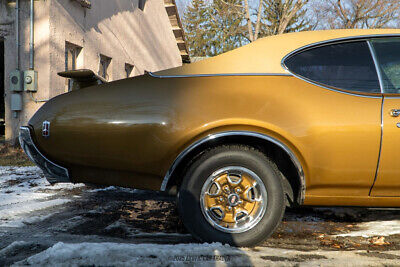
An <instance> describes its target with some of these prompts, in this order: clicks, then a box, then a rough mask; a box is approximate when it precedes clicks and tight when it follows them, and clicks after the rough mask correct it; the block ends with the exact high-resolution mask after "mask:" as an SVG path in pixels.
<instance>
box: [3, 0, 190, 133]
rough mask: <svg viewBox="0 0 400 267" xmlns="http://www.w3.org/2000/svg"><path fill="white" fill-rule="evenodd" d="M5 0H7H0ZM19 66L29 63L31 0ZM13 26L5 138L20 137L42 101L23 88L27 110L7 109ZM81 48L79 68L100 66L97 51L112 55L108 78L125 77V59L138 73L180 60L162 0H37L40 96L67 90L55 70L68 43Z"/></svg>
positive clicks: (11, 54)
mask: <svg viewBox="0 0 400 267" xmlns="http://www.w3.org/2000/svg"><path fill="white" fill-rule="evenodd" d="M0 1H4V0H0ZM20 17H21V20H20V24H21V26H20V29H21V35H20V36H21V37H20V38H21V44H22V46H21V69H23V70H25V69H27V68H28V63H29V1H26V0H25V1H24V0H21V12H20ZM14 29H15V27H14V28H13V30H12V32H11V33H10V34H9V35H8V36H6V41H5V47H6V49H5V50H6V83H5V88H6V92H7V96H6V140H8V141H13V140H15V138H16V137H17V134H18V128H19V126H20V125H24V124H26V123H27V121H28V120H29V118H30V117H31V116H32V115H33V114H34V112H35V111H36V110H37V109H38V108H39V107H40V106H41V105H42V104H43V103H35V102H34V101H33V100H32V99H31V97H30V96H29V94H28V93H25V92H23V93H22V95H23V102H24V109H23V111H22V112H20V113H19V116H18V118H13V114H12V113H11V111H10V109H9V101H10V92H9V91H8V88H9V83H8V78H7V77H8V75H9V73H10V71H12V70H13V69H15V68H16V64H15V56H16V49H15V34H14V33H15V30H14ZM66 42H69V43H72V44H75V45H78V46H80V47H82V48H83V49H82V51H81V53H80V55H79V58H78V62H77V68H89V69H92V70H93V71H94V72H96V73H97V72H98V71H99V55H100V54H102V55H105V56H107V57H110V58H112V63H111V65H110V80H117V79H122V78H124V77H125V75H126V74H125V63H128V64H131V65H134V66H135V69H134V74H135V75H138V74H143V73H144V71H145V70H146V71H157V70H162V69H167V68H172V67H177V66H180V65H181V64H182V59H181V56H180V52H179V50H178V47H177V44H176V40H175V37H174V35H173V32H172V28H171V25H170V22H169V18H168V15H167V13H166V11H165V8H164V2H163V0H147V1H146V6H145V9H144V11H142V10H140V9H139V8H138V0H96V1H92V8H91V9H86V8H83V7H82V6H81V5H80V4H79V3H77V2H75V1H65V0H47V1H44V0H39V1H35V70H37V71H38V74H39V86H38V88H39V89H38V92H37V93H35V94H33V98H34V99H37V100H43V99H48V98H51V97H54V96H56V95H58V94H61V93H64V92H65V89H66V87H65V80H64V79H63V78H61V77H58V76H57V72H59V71H63V70H64V69H65V43H66Z"/></svg>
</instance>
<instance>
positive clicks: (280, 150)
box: [20, 30, 400, 246]
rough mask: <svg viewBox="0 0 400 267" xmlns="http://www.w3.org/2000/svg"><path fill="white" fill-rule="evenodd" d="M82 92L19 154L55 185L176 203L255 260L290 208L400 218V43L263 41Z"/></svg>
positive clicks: (305, 35)
mask: <svg viewBox="0 0 400 267" xmlns="http://www.w3.org/2000/svg"><path fill="white" fill-rule="evenodd" d="M61 75H62V76H64V77H67V78H72V79H73V80H74V81H75V83H74V85H75V86H74V88H75V89H76V90H73V91H72V92H70V93H67V94H63V95H60V96H57V97H55V98H53V99H51V100H50V101H49V102H47V103H46V104H45V105H44V106H43V107H42V108H41V109H40V110H39V111H38V112H37V113H36V114H35V115H34V116H33V117H32V119H31V120H30V121H29V125H28V126H26V127H22V128H21V132H20V141H21V144H22V147H23V148H24V149H25V151H26V153H27V154H28V155H29V156H30V157H31V159H32V160H33V161H34V162H35V163H36V164H37V165H39V166H40V167H41V168H42V169H43V171H44V172H45V174H46V176H47V177H48V180H49V181H50V182H51V183H55V182H74V183H76V182H83V183H94V184H102V185H117V186H126V187H134V188H138V189H150V190H161V191H166V192H168V193H170V194H176V195H177V199H178V206H179V211H180V214H181V217H182V220H183V222H184V224H185V226H186V227H187V229H188V231H190V232H191V233H192V234H193V235H194V236H195V237H196V238H198V239H199V240H201V241H206V242H215V241H218V242H222V243H228V244H232V245H238V246H252V245H255V244H258V243H259V242H262V241H263V240H264V239H266V238H267V237H268V236H269V235H270V234H271V233H272V232H273V231H274V229H275V228H276V227H277V225H278V224H279V223H280V221H281V219H282V216H283V213H284V210H285V207H286V206H287V205H319V206H323V205H326V206H334V205H337V206H375V207H383V206H385V207H387V206H391V207H399V206H400V164H399V163H398V157H397V154H398V153H397V152H398V151H400V118H398V117H399V115H400V30H333V31H313V32H301V33H290V34H284V35H279V36H273V37H268V38H264V39H260V40H258V41H256V42H254V43H251V44H249V45H247V46H244V47H242V48H239V49H236V50H234V51H231V52H228V53H225V54H223V55H220V56H217V57H214V58H210V59H207V60H204V61H200V62H197V63H194V64H190V65H185V66H183V67H180V68H176V69H170V70H166V71H161V72H156V73H147V74H146V75H143V76H140V77H135V78H130V79H125V80H119V81H115V82H110V83H106V82H105V81H103V80H101V79H99V78H98V77H97V76H96V75H94V74H93V73H92V72H91V71H88V70H81V71H72V72H64V73H61Z"/></svg>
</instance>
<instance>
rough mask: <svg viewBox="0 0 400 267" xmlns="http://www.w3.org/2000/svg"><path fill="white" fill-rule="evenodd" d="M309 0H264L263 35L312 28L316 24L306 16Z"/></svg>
mask: <svg viewBox="0 0 400 267" xmlns="http://www.w3.org/2000/svg"><path fill="white" fill-rule="evenodd" d="M307 3H308V0H264V1H263V15H262V18H263V20H262V26H261V27H262V35H263V36H268V35H276V34H282V33H288V32H297V31H305V30H311V29H313V28H314V25H312V24H311V22H310V20H308V19H307V18H306V10H305V9H304V7H305V6H306V4H307Z"/></svg>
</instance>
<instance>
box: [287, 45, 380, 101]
mask: <svg viewBox="0 0 400 267" xmlns="http://www.w3.org/2000/svg"><path fill="white" fill-rule="evenodd" d="M284 63H285V65H286V67H287V68H288V69H289V70H290V71H291V72H292V73H294V74H296V75H298V76H301V77H303V78H305V79H307V80H310V81H312V82H316V83H318V84H321V85H326V86H329V87H335V88H338V89H344V90H348V91H354V92H365V93H380V92H381V90H380V85H379V79H378V75H377V72H376V68H375V65H374V61H373V58H372V55H371V52H370V49H369V46H368V43H367V42H366V41H358V42H346V43H339V44H330V45H324V46H319V47H315V48H311V49H308V50H305V51H301V52H299V53H296V54H294V55H293V56H290V57H289V58H287V59H286V60H285V62H284Z"/></svg>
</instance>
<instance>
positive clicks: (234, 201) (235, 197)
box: [228, 194, 240, 207]
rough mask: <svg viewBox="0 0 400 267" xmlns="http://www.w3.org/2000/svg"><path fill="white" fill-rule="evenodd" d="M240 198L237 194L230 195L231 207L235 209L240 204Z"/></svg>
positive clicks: (229, 202)
mask: <svg viewBox="0 0 400 267" xmlns="http://www.w3.org/2000/svg"><path fill="white" fill-rule="evenodd" d="M239 200H240V197H239V196H238V195H237V194H230V195H229V196H228V204H229V206H231V207H235V206H237V205H238V204H239Z"/></svg>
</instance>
